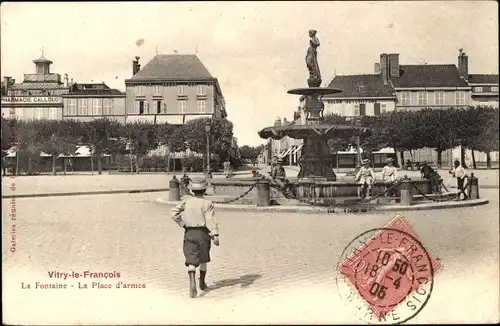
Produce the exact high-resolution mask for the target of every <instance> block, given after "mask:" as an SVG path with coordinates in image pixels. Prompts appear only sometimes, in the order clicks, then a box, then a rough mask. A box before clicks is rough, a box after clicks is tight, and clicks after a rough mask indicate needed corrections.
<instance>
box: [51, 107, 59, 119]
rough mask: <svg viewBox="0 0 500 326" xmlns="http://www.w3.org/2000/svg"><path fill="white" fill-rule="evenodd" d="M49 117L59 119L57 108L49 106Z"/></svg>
mask: <svg viewBox="0 0 500 326" xmlns="http://www.w3.org/2000/svg"><path fill="white" fill-rule="evenodd" d="M49 119H50V120H57V108H49Z"/></svg>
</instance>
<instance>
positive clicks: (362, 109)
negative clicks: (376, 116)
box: [359, 104, 366, 116]
mask: <svg viewBox="0 0 500 326" xmlns="http://www.w3.org/2000/svg"><path fill="white" fill-rule="evenodd" d="M359 115H360V116H362V115H366V104H360V105H359Z"/></svg>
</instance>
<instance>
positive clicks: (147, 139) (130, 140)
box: [122, 121, 159, 173]
mask: <svg viewBox="0 0 500 326" xmlns="http://www.w3.org/2000/svg"><path fill="white" fill-rule="evenodd" d="M122 130H123V131H124V133H125V136H126V139H127V147H128V150H129V154H130V159H131V161H130V164H131V169H132V168H133V167H132V157H135V164H136V172H137V173H139V159H140V158H141V157H142V156H144V155H146V154H147V153H148V152H149V151H150V150H152V149H154V148H157V147H158V144H159V142H158V137H157V136H155V131H156V126H155V125H154V124H151V123H147V122H139V121H136V122H133V123H127V124H125V126H124V128H122Z"/></svg>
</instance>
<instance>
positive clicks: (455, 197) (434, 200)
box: [411, 182, 460, 203]
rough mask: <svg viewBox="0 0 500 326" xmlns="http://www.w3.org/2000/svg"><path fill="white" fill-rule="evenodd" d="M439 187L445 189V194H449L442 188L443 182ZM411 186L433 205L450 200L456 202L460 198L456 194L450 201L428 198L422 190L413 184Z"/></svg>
mask: <svg viewBox="0 0 500 326" xmlns="http://www.w3.org/2000/svg"><path fill="white" fill-rule="evenodd" d="M441 185H442V186H443V187H444V188H445V190H446V191H447V192H449V191H448V190H447V189H446V187H445V186H444V184H443V182H441ZM411 186H412V187H413V188H414V189H415V190H417V192H418V193H419V194H420V195H422V196H423V197H424V198H425V199H427V200H430V201H433V202H435V203H442V202H445V201H450V200H456V199H457V198H460V193H458V194H455V196H454V197H452V198H451V199H449V198H433V197H429V196H428V195H427V194H425V193H424V192H423V191H422V190H420V188H418V187H417V186H416V185H415V184H414V183H413V182H412V183H411Z"/></svg>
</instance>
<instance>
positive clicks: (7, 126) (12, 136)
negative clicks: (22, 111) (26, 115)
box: [1, 117, 19, 151]
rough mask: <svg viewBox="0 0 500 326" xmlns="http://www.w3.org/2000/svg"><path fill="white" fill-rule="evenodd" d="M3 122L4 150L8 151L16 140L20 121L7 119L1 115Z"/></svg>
mask: <svg viewBox="0 0 500 326" xmlns="http://www.w3.org/2000/svg"><path fill="white" fill-rule="evenodd" d="M1 122H2V150H3V151H6V150H8V149H9V148H11V147H12V146H13V145H14V143H15V142H16V138H17V132H16V131H17V129H18V125H19V121H18V120H17V119H5V118H4V117H1Z"/></svg>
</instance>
